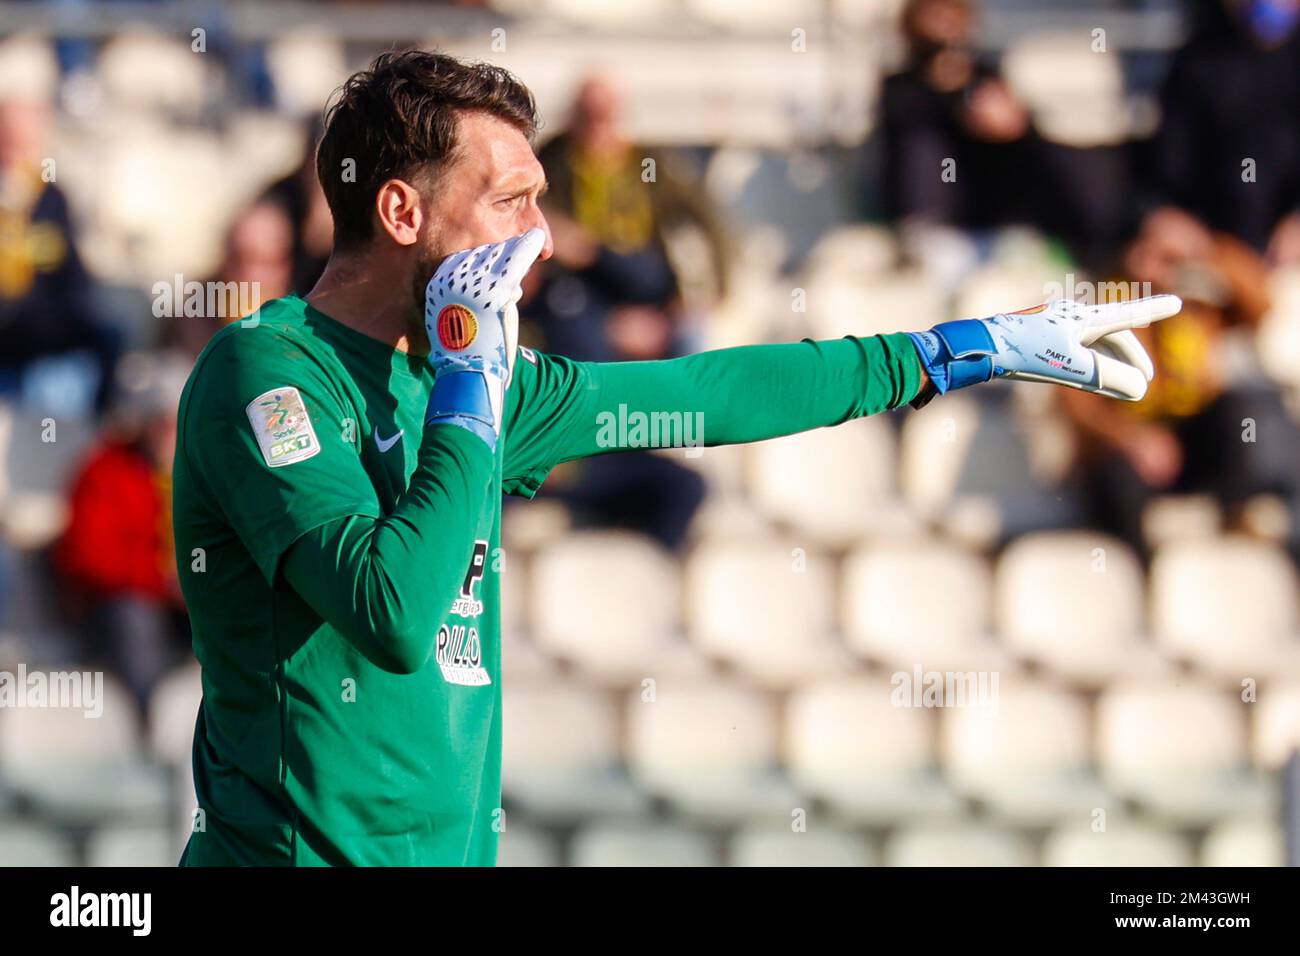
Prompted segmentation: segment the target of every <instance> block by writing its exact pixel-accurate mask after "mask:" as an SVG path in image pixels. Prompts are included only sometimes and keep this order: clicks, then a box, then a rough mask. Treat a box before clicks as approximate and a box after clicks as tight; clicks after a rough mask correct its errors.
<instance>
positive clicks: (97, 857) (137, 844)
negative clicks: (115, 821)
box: [86, 824, 181, 867]
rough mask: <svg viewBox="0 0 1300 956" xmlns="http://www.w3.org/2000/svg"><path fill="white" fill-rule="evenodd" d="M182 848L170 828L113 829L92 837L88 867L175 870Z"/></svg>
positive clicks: (97, 831) (118, 827) (97, 833)
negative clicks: (145, 867)
mask: <svg viewBox="0 0 1300 956" xmlns="http://www.w3.org/2000/svg"><path fill="white" fill-rule="evenodd" d="M180 858H181V847H178V846H176V845H175V833H174V831H173V830H172V829H171V828H170V827H167V826H162V827H160V826H158V825H156V824H155V825H152V826H143V825H132V826H109V827H102V828H100V829H98V830H96V831H95V832H94V833H92V834H91V836H90V840H89V842H88V844H87V846H86V865H87V866H131V867H135V866H175V865H176V864H177V863H178V862H179V861H180Z"/></svg>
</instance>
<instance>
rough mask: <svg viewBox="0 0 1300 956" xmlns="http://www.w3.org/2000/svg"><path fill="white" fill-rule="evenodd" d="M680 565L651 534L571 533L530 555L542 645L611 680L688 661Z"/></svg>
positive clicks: (693, 664)
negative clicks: (682, 626) (681, 618)
mask: <svg viewBox="0 0 1300 956" xmlns="http://www.w3.org/2000/svg"><path fill="white" fill-rule="evenodd" d="M677 575H678V568H677V565H676V564H675V563H674V562H673V559H672V558H671V557H670V556H669V555H668V553H667V552H665V551H664V550H663V548H661V547H660V546H659V545H657V544H655V543H654V542H652V541H651V540H650V539H648V538H644V537H640V536H637V535H632V534H625V533H620V532H601V531H593V532H584V533H578V534H572V535H569V536H567V537H565V538H562V539H561V540H559V541H556V542H555V543H554V544H551V545H549V546H547V547H546V548H544V549H542V550H541V551H540V552H539V553H538V554H537V555H536V557H535V558H534V559H533V561H532V566H531V569H530V575H529V578H530V580H529V582H528V583H529V588H528V593H529V600H528V606H529V607H530V608H531V609H532V615H531V616H532V622H533V635H532V636H533V638H534V640H535V641H536V643H537V645H538V647H539V648H541V649H542V650H543V651H545V652H546V653H547V654H550V655H552V656H555V657H559V658H562V659H564V660H568V661H571V662H572V663H573V664H574V665H575V666H576V667H577V668H578V669H579V670H581V671H583V672H584V673H588V674H591V675H593V676H595V677H597V678H598V679H601V680H607V681H609V682H611V683H624V684H626V683H628V682H635V681H639V680H641V679H642V678H644V677H649V676H653V675H656V674H663V673H666V672H673V671H674V670H675V669H676V668H678V667H682V668H690V669H693V670H694V671H696V672H698V670H699V667H698V666H697V665H698V661H696V660H694V659H693V657H692V655H691V652H690V648H689V647H688V646H687V645H686V644H685V642H683V641H681V640H679V639H677V634H678V631H677V629H678V626H679V625H678V620H679V604H678V602H679V583H678V578H677Z"/></svg>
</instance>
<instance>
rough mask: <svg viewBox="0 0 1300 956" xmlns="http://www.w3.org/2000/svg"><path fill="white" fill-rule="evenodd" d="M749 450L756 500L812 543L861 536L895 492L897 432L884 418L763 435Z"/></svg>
mask: <svg viewBox="0 0 1300 956" xmlns="http://www.w3.org/2000/svg"><path fill="white" fill-rule="evenodd" d="M705 427H706V428H707V427H708V424H707V423H705ZM748 457H749V468H748V471H749V487H750V492H751V493H752V494H753V496H754V500H755V503H756V504H757V505H758V506H759V508H761V509H762V510H763V511H764V512H765V513H766V514H767V515H768V516H769V517H771V518H772V519H773V520H775V521H777V522H779V523H781V524H782V525H783V526H786V527H788V528H789V529H790V530H791V531H792V533H795V534H799V535H808V536H809V537H810V538H811V539H812V543H814V544H825V545H827V546H831V547H840V546H844V545H847V544H850V543H851V542H853V541H855V540H857V539H859V538H861V537H862V536H863V535H865V534H866V533H867V532H868V531H870V530H871V529H872V527H873V526H874V525H875V524H876V523H877V522H878V521H879V520H881V514H882V512H883V511H886V510H887V509H888V507H889V505H890V503H891V500H892V497H893V490H894V437H893V434H892V432H891V431H890V427H889V424H888V423H887V422H885V421H884V420H882V419H880V418H866V419H859V420H857V421H851V422H845V423H843V424H841V425H837V426H835V427H833V428H817V429H814V430H812V431H807V432H802V433H800V434H798V435H789V436H786V437H784V438H774V439H772V440H770V441H764V442H759V443H758V444H756V445H754V446H752V448H751V449H750V454H749V456H748Z"/></svg>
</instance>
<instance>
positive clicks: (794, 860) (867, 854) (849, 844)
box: [727, 825, 877, 866]
mask: <svg viewBox="0 0 1300 956" xmlns="http://www.w3.org/2000/svg"><path fill="white" fill-rule="evenodd" d="M727 860H728V862H729V863H730V865H732V866H874V865H875V864H876V863H877V858H876V855H875V853H874V852H873V851H872V848H871V846H870V844H869V843H868V842H867V840H866V838H864V837H863V836H862V835H861V834H858V833H854V832H853V831H851V830H841V829H836V828H834V827H820V826H816V825H811V826H809V828H808V829H807V830H804V831H799V832H796V831H794V830H792V829H791V828H790V827H789V826H785V827H771V826H768V827H748V828H746V829H743V830H740V831H738V832H737V833H736V834H735V835H734V836H732V838H731V840H730V841H729V842H728V844H727Z"/></svg>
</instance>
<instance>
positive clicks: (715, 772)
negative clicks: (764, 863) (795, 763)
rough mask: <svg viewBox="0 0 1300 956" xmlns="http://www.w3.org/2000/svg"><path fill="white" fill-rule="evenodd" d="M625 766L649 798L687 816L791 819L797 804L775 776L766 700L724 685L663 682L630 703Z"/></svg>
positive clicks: (771, 712) (774, 730)
mask: <svg viewBox="0 0 1300 956" xmlns="http://www.w3.org/2000/svg"><path fill="white" fill-rule="evenodd" d="M626 713H627V727H628V730H627V740H628V745H627V746H628V763H629V765H630V769H631V771H632V774H633V776H634V777H635V778H636V780H637V782H638V783H639V784H640V785H641V786H642V787H643V788H644V789H645V790H647V791H649V792H651V793H654V794H656V795H657V796H661V797H665V798H667V799H668V800H670V801H671V802H672V803H673V804H674V805H675V806H676V807H677V808H678V809H679V810H680V811H681V812H683V813H684V814H686V815H687V816H695V817H705V818H709V819H712V820H715V821H716V820H721V821H731V820H739V819H745V818H753V817H758V816H763V817H768V818H771V817H778V818H780V817H784V818H786V819H788V818H789V815H790V812H791V810H792V809H793V808H794V806H795V804H796V801H797V797H796V796H795V794H794V792H793V791H792V789H791V788H790V787H789V786H788V785H787V784H786V783H785V781H784V780H783V779H782V778H781V777H780V776H779V774H777V773H776V766H777V756H778V751H777V747H778V740H779V734H778V726H779V725H778V719H777V714H776V709H775V707H774V706H773V704H772V701H771V700H770V699H768V698H766V697H764V696H763V695H762V694H759V693H756V692H754V691H752V690H748V689H746V688H744V687H741V686H736V685H734V684H726V683H714V682H709V683H693V684H690V685H682V686H678V685H676V684H670V682H666V681H665V682H662V684H661V685H660V686H656V688H655V690H654V696H653V697H648V696H647V695H646V693H644V692H634V693H633V694H631V695H629V697H628V698H627V704H626Z"/></svg>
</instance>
